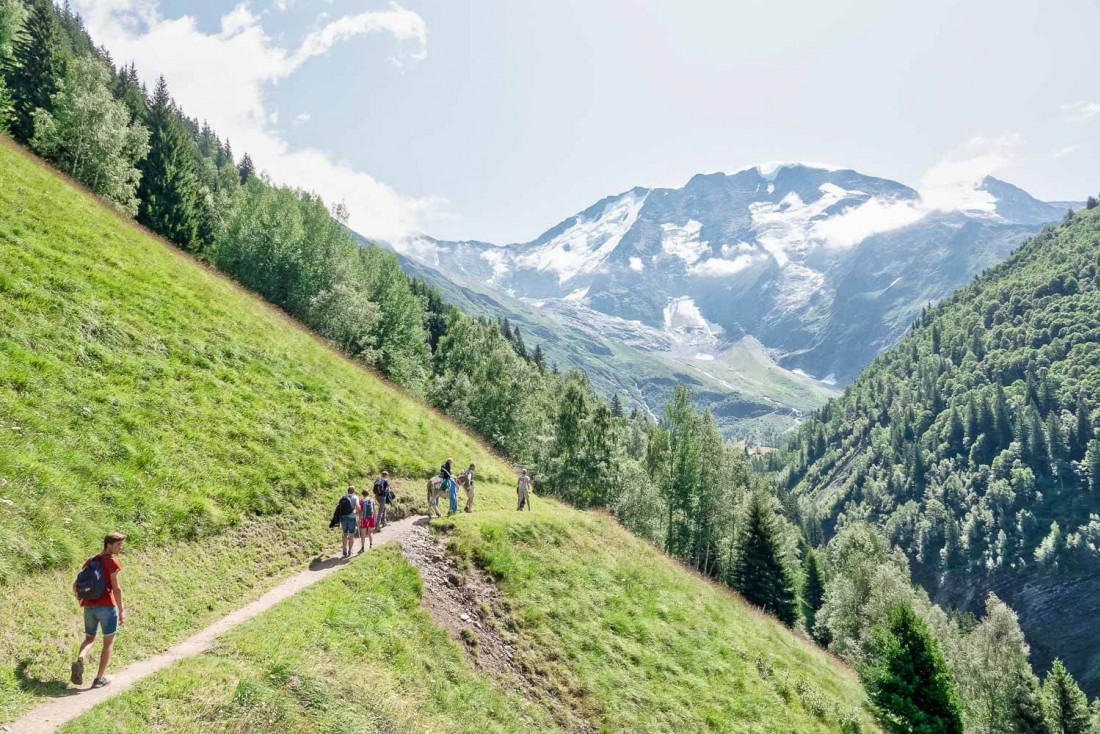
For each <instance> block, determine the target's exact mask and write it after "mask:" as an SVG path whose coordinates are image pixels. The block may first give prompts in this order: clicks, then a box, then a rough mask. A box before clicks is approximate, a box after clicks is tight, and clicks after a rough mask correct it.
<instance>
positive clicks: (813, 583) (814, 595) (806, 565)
mask: <svg viewBox="0 0 1100 734" xmlns="http://www.w3.org/2000/svg"><path fill="white" fill-rule="evenodd" d="M802 575H803V577H804V579H805V580H804V581H803V585H802V603H803V617H804V618H805V620H806V632H807V633H809V635H810V636H811V637H813V638H814V639H815V640H817V641H818V642H819V643H821V642H823V640H820V639H818V637H817V635H816V633H815V632H814V624H815V623H816V621H817V610H819V609H821V605H822V604H824V603H825V576H824V574H822V573H821V563H820V562H819V561H818V560H817V554H816V553H814V552H813V550H807V552H806V555H805V556H804V557H803V559H802Z"/></svg>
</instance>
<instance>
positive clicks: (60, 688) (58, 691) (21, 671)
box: [15, 660, 80, 698]
mask: <svg viewBox="0 0 1100 734" xmlns="http://www.w3.org/2000/svg"><path fill="white" fill-rule="evenodd" d="M30 664H31V661H30V660H22V661H20V662H19V665H17V666H15V678H16V680H18V681H19V688H20V689H21V690H22V691H24V692H26V693H30V694H31V695H34V696H43V697H46V698H66V697H67V696H76V695H78V694H79V693H80V689H79V688H70V687H69V684H68V683H67V682H66V681H64V680H42V679H41V678H35V677H33V676H31V675H28V674H27V668H28V667H30Z"/></svg>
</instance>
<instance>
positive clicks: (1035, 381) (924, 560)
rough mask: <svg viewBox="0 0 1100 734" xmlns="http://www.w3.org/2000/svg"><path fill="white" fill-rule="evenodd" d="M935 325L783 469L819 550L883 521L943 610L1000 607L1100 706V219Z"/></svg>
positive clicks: (905, 346) (1033, 252)
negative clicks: (849, 529)
mask: <svg viewBox="0 0 1100 734" xmlns="http://www.w3.org/2000/svg"><path fill="white" fill-rule="evenodd" d="M1090 206H1091V207H1092V208H1090V209H1087V210H1082V211H1080V212H1078V213H1077V214H1075V215H1073V216H1071V217H1067V219H1066V221H1065V222H1063V223H1062V224H1061V225H1060V226H1057V227H1050V228H1047V229H1046V230H1044V231H1043V232H1042V233H1041V234H1039V235H1037V236H1036V237H1034V238H1033V239H1031V240H1030V241H1029V242H1028V243H1027V244H1025V245H1024V246H1022V247H1021V248H1020V249H1019V250H1017V251H1016V253H1014V254H1013V256H1012V257H1011V258H1010V259H1009V260H1007V261H1006V262H1005V263H1003V264H1001V265H999V266H997V267H994V268H991V269H990V270H988V271H986V272H985V273H983V274H982V275H981V276H979V277H978V278H977V279H976V280H975V281H974V282H973V283H972V284H971V285H969V286H967V287H966V288H963V289H961V290H960V291H958V292H957V293H956V294H955V295H953V296H952V297H951V298H949V299H947V300H946V301H944V302H943V303H941V304H939V305H938V306H936V307H935V308H932V309H931V310H929V311H928V312H927V313H926V314H924V315H923V316H922V318H921V319H920V320H919V321H918V323H917V324H916V325H915V326H914V327H913V329H912V330H911V332H910V333H909V334H908V335H907V336H906V337H905V339H904V340H903V341H902V342H901V343H900V344H899V345H898V346H897V347H896V348H895V349H893V350H892V351H890V352H889V353H887V354H885V355H882V356H881V357H879V358H878V359H876V360H875V361H874V363H872V364H871V365H870V366H869V367H868V368H867V369H866V370H864V372H863V374H862V375H861V376H860V378H859V379H858V380H857V381H856V382H855V383H853V384H852V385H851V386H850V387H849V388H848V389H847V390H846V392H845V394H844V396H843V397H842V398H840V399H837V400H835V401H833V402H830V403H829V404H828V405H826V406H825V407H824V408H823V409H822V410H820V411H819V412H818V413H817V414H815V416H814V418H813V419H812V420H810V421H808V422H807V423H806V424H805V425H803V426H802V428H801V430H800V433H799V436H798V438H797V439H795V440H794V441H793V442H792V443H791V444H790V445H789V446H788V447H787V449H786V451H785V455H784V456H783V457H782V458H781V459H777V461H779V462H780V464H776V465H775V466H776V468H778V467H779V466H780V465H781V466H783V467H784V470H785V472H786V473H785V479H786V483H787V485H788V486H789V487H791V488H793V490H794V492H795V493H796V494H797V495H798V496H800V497H801V498H802V511H803V515H804V517H805V519H806V526H807V529H808V532H809V533H810V535H811V537H814V538H815V539H817V540H818V541H820V540H823V539H825V538H827V537H829V536H831V535H832V533H833V532H834V530H835V529H836V527H837V526H838V524H841V523H851V522H852V521H854V520H858V519H869V520H871V521H873V522H875V523H877V524H879V525H880V526H881V527H882V528H884V529H885V531H886V532H887V535H888V536H889V538H890V540H891V541H892V542H893V543H895V544H897V545H898V546H900V547H901V548H902V549H903V550H905V552H906V553H907V555H908V556H909V558H910V559H911V561H912V562H913V564H914V577H915V578H916V579H917V580H919V581H921V582H922V583H923V584H924V586H925V587H926V588H928V589H929V591H930V592H931V593H932V594H933V597H934V598H935V599H936V600H937V601H941V602H944V603H947V604H950V605H954V606H959V607H963V608H966V609H969V610H972V611H977V610H978V607H979V606H980V604H981V603H982V600H983V598H984V596H985V595H986V593H988V592H990V591H994V592H996V593H997V595H998V596H1000V597H1001V598H1002V599H1004V600H1005V601H1006V602H1008V603H1009V604H1010V605H1011V606H1012V607H1013V608H1014V609H1016V611H1017V612H1018V613H1019V615H1020V622H1021V624H1022V626H1023V628H1024V631H1025V632H1026V633H1027V636H1028V640H1029V642H1031V644H1032V651H1033V660H1034V662H1035V663H1037V665H1038V667H1040V668H1041V669H1042V668H1046V667H1048V666H1049V664H1050V662H1051V661H1052V659H1053V658H1054V657H1056V656H1060V657H1061V658H1063V659H1064V660H1065V661H1066V663H1067V666H1068V667H1069V668H1070V670H1071V671H1072V672H1073V674H1074V675H1075V676H1076V677H1077V678H1078V679H1079V680H1080V681H1081V683H1082V686H1083V687H1084V688H1085V689H1086V690H1087V691H1088V692H1089V693H1090V694H1092V695H1095V694H1097V693H1098V692H1100V650H1098V649H1097V647H1096V645H1095V644H1091V645H1083V644H1081V642H1082V641H1085V640H1091V641H1095V640H1097V639H1100V621H1098V617H1097V615H1096V608H1097V603H1098V601H1100V574H1098V573H1097V571H1098V570H1100V440H1098V437H1097V425H1098V419H1100V412H1098V407H1100V397H1098V395H1100V392H1098V390H1100V209H1098V208H1096V207H1095V199H1091V200H1090Z"/></svg>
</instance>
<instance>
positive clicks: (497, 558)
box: [437, 501, 876, 732]
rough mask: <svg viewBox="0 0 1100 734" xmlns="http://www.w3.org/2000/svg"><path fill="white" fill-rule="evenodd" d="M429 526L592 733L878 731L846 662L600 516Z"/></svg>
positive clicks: (543, 515) (543, 510)
mask: <svg viewBox="0 0 1100 734" xmlns="http://www.w3.org/2000/svg"><path fill="white" fill-rule="evenodd" d="M437 525H439V526H440V527H442V528H443V529H444V530H445V531H446V532H447V533H448V534H449V536H450V539H449V547H450V549H451V551H452V552H453V553H454V554H456V555H457V556H458V557H459V558H460V559H462V560H464V561H465V562H467V563H469V564H472V565H476V566H478V567H481V568H483V569H484V570H486V571H487V572H488V573H489V574H490V575H491V576H492V577H493V578H494V579H496V580H497V582H498V585H499V587H500V590H501V593H502V594H503V596H504V599H505V600H506V601H507V602H508V604H509V606H510V607H511V609H512V611H511V615H510V619H509V620H508V621H507V624H508V625H509V626H510V627H512V628H513V629H515V630H516V633H517V640H518V642H517V645H518V659H519V663H520V665H521V666H522V667H523V668H525V669H526V671H527V672H528V674H529V675H531V676H533V677H534V678H535V679H537V680H539V681H541V683H540V685H541V686H542V687H544V688H546V689H548V690H549V691H550V692H551V694H552V695H553V696H555V697H557V698H560V699H561V700H563V701H566V702H568V703H569V705H570V707H571V708H572V709H574V710H576V711H581V712H584V713H585V714H586V716H587V717H588V718H589V719H590V720H593V721H596V722H599V729H600V731H608V732H613V731H614V732H619V731H630V732H673V731H675V732H696V731H715V732H777V731H790V732H817V731H875V730H876V729H875V725H874V723H873V721H872V719H871V717H869V716H868V715H867V713H866V711H865V710H863V709H861V706H862V705H863V702H864V701H865V696H864V694H863V691H862V688H861V687H860V684H859V682H858V679H857V677H856V675H855V674H854V673H853V672H852V671H850V670H847V669H844V668H843V667H842V666H841V665H840V664H839V663H837V662H836V660H834V659H833V658H831V657H830V656H828V655H826V654H825V653H823V652H822V651H821V650H820V649H818V648H817V647H815V646H814V645H812V644H810V643H809V642H807V641H805V640H804V639H802V638H799V637H797V636H795V635H793V634H792V633H791V632H790V630H788V629H786V628H785V627H783V626H782V625H781V624H779V623H778V622H777V621H775V620H774V619H773V618H771V617H768V616H765V615H763V614H761V613H759V612H757V611H756V610H754V609H751V608H749V607H748V606H747V605H746V604H745V603H744V602H743V601H742V600H741V599H740V598H738V597H736V596H735V595H734V594H732V593H730V592H729V591H728V590H727V589H725V588H722V587H719V586H717V585H714V584H712V583H710V582H709V581H707V580H705V579H703V578H701V577H699V576H697V575H695V574H693V573H691V572H689V571H687V570H686V569H685V568H684V567H683V566H681V565H680V564H679V563H676V562H674V561H672V560H670V559H668V558H667V557H665V556H664V555H663V554H661V553H659V552H658V551H657V550H655V549H654V548H652V547H650V546H649V545H648V544H646V543H644V542H643V541H641V540H639V539H637V538H636V537H634V536H632V535H631V534H629V533H628V532H626V531H625V530H623V529H622V528H621V527H619V526H618V524H617V523H615V522H614V521H612V520H610V519H609V518H606V517H602V516H599V515H593V514H583V513H578V512H576V511H574V510H570V509H565V508H560V507H558V506H556V505H553V504H551V503H548V502H546V501H542V502H541V503H540V507H539V509H538V510H536V512H534V513H530V514H523V515H522V516H521V515H519V514H517V513H507V514H506V513H497V514H495V515H478V516H458V517H455V518H453V519H446V520H443V521H437Z"/></svg>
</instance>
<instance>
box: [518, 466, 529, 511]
mask: <svg viewBox="0 0 1100 734" xmlns="http://www.w3.org/2000/svg"><path fill="white" fill-rule="evenodd" d="M516 495H517V496H518V497H519V504H518V505H517V506H516V509H517V510H522V509H523V507H524V505H526V506H527V511H528V512H530V511H531V477H529V476H527V470H526V469H524V470H522V471H521V472H520V475H519V481H518V482H516Z"/></svg>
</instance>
